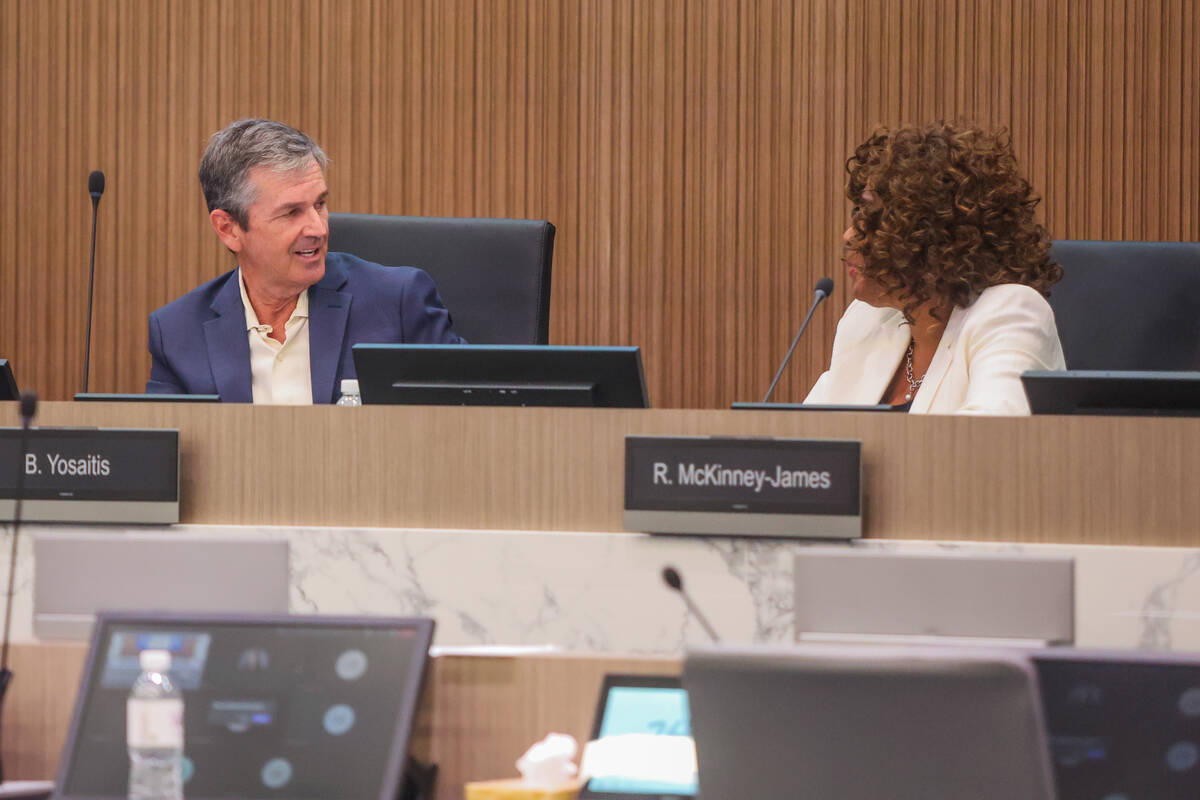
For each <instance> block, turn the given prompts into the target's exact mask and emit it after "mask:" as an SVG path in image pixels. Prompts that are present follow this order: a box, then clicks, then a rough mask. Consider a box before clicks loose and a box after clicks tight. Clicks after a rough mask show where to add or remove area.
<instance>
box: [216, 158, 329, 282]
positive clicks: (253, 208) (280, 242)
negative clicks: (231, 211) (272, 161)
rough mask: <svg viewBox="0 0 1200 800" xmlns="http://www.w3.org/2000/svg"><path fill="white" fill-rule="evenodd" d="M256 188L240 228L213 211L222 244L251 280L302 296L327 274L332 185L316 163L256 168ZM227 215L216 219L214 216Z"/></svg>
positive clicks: (253, 180) (253, 181)
mask: <svg viewBox="0 0 1200 800" xmlns="http://www.w3.org/2000/svg"><path fill="white" fill-rule="evenodd" d="M249 180H250V183H251V184H252V185H253V186H254V188H255V193H254V198H255V200H254V202H253V203H252V204H251V205H250V208H249V209H248V210H247V211H248V216H249V220H248V223H247V224H248V227H246V228H242V227H241V226H240V225H238V224H237V222H235V221H233V219H232V218H231V217H229V215H228V214H225V212H223V211H214V212H213V227H214V228H215V229H216V230H217V235H218V236H220V237H221V241H223V242H224V243H225V245H226V246H227V247H228V248H229V249H230V250H232V251H233V252H235V253H236V254H237V258H238V264H239V266H241V268H242V272H243V275H245V277H246V280H247V287H249V286H250V285H251V284H255V286H256V288H259V289H260V290H265V291H267V292H269V293H270V294H271V295H274V296H277V297H289V296H294V295H298V294H299V293H300V292H303V291H305V290H306V289H307V288H308V287H309V286H312V285H313V284H314V283H316V282H317V281H319V280H321V278H323V277H324V276H325V253H326V250H327V247H328V243H329V209H328V207H327V201H328V196H329V187H328V186H326V184H325V174H324V173H323V172H322V171H321V167H320V165H319V164H317V162H316V161H315V160H314V161H312V162H311V163H310V165H309V166H307V167H301V168H300V169H298V170H293V171H291V172H278V171H276V170H273V169H270V168H269V167H253V168H252V169H251V170H250V175H249ZM218 214H224V215H225V218H224V219H220V220H218V217H217V216H216V215H218Z"/></svg>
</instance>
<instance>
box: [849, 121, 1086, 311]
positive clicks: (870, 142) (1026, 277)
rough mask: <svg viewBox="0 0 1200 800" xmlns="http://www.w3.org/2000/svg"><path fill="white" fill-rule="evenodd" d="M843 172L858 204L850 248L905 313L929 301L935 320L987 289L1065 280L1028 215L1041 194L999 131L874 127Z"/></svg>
mask: <svg viewBox="0 0 1200 800" xmlns="http://www.w3.org/2000/svg"><path fill="white" fill-rule="evenodd" d="M846 172H848V173H849V175H850V179H849V181H848V182H847V185H846V194H847V196H848V197H849V198H850V200H851V202H853V203H854V205H855V209H854V213H853V217H852V223H851V226H852V228H853V234H852V235H851V236H850V238H849V239H848V241H847V248H848V249H849V250H851V251H854V252H857V253H860V254H861V255H862V258H863V261H864V266H863V268H862V272H863V275H864V277H866V278H869V279H873V280H874V281H876V282H877V283H879V285H880V286H882V287H883V288H884V289H885V290H886V291H887V292H888V294H890V295H891V296H893V297H895V298H896V299H897V300H898V301H900V302H901V303H902V304H903V308H904V313H905V315H906V316H907V317H909V318H910V319H911V318H912V314H913V311H914V310H915V309H917V308H918V307H920V306H922V305H925V304H931V307H932V313H933V314H934V315H935V316H939V317H940V313H948V312H949V311H950V310H951V309H952V308H953V307H954V306H959V307H966V306H968V305H970V304H971V303H972V302H973V301H974V300H975V298H977V297H978V296H979V294H980V292H982V291H983V290H984V289H986V288H988V287H989V286H995V285H997V284H1003V283H1022V284H1025V285H1027V286H1031V287H1033V288H1034V289H1037V290H1038V291H1039V292H1041V293H1042V294H1044V295H1045V294H1049V292H1050V287H1051V286H1053V285H1054V284H1055V283H1057V282H1058V281H1059V280H1061V279H1062V267H1060V266H1059V265H1058V264H1057V263H1055V262H1054V261H1051V260H1050V234H1049V232H1048V231H1047V230H1046V228H1045V227H1043V226H1042V225H1039V224H1038V223H1037V222H1036V221H1035V220H1034V209H1036V208H1037V205H1038V203H1039V202H1040V198H1039V197H1038V196H1037V195H1035V194H1034V193H1033V187H1032V186H1030V184H1029V182H1028V181H1027V180H1025V179H1024V178H1023V177H1021V175H1020V173H1019V172H1018V171H1017V159H1016V156H1015V155H1014V154H1013V150H1012V141H1011V139H1010V137H1009V135H1008V132H1007V131H1006V130H1004V129H1000V130H998V131H983V130H979V129H978V128H973V127H966V126H961V127H960V126H956V125H952V124H947V123H936V124H933V125H928V126H926V127H923V128H901V129H899V130H894V131H891V130H888V129H886V128H880V129H877V130H876V131H875V132H874V133H873V134H872V135H871V137H870V138H869V139H867V140H866V141H865V142H863V143H862V144H861V145H859V146H858V147H857V148H856V149H855V151H854V155H853V156H851V157H850V158H849V159H847V161H846ZM865 193H866V194H865Z"/></svg>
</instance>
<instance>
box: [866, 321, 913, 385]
mask: <svg viewBox="0 0 1200 800" xmlns="http://www.w3.org/2000/svg"><path fill="white" fill-rule="evenodd" d="M911 339H912V336H911V335H910V334H909V331H908V326H907V325H905V324H904V318H903V317H902V316H900V315H899V314H897V315H896V323H895V326H894V327H893V326H891V323H890V322H889V323H888V327H885V328H884V330H883V332H882V334H881V336H880V341H877V342H873V343H872V344H871V346H870V347H869V348H868V349H867V351H866V352H865V353H863V373H862V376H863V380H862V384H861V387H862V388H861V391H862V394H861V395H860V396H859V397H858V398H857V400H858V402H859V403H861V404H863V405H875V404H877V403H881V402H883V393H884V392H886V391H887V388H888V384H890V383H891V382H892V376H893V375H895V374H896V370H897V368H899V366H900V362H901V360H903V358H904V352H905V351H906V350H907V349H908V343H909V341H910V340H911Z"/></svg>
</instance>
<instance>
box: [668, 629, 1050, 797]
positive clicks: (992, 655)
mask: <svg viewBox="0 0 1200 800" xmlns="http://www.w3.org/2000/svg"><path fill="white" fill-rule="evenodd" d="M683 685H684V688H685V689H687V691H688V699H689V701H690V703H691V712H692V736H693V737H695V740H696V757H697V760H698V764H699V770H700V796H701V797H703V798H734V797H770V798H782V797H803V798H809V797H812V798H837V800H879V798H889V799H894V800H924V799H925V798H932V797H937V798H945V800H968V798H969V800H1012V798H1015V797H1019V798H1022V800H1052V799H1053V797H1054V787H1053V777H1052V775H1051V772H1050V765H1049V760H1048V756H1047V748H1046V738H1045V731H1044V729H1043V726H1042V716H1041V707H1040V701H1039V698H1038V696H1037V690H1036V679H1035V677H1034V671H1033V665H1032V664H1031V663H1030V660H1029V658H1028V657H1027V656H1023V655H1020V654H1017V653H1015V652H1011V651H1009V652H1006V651H1000V650H985V649H983V648H952V647H935V646H927V647H892V646H888V645H870V644H861V645H846V644H840V645H822V644H800V645H794V646H792V647H790V648H768V647H725V648H704V649H700V650H695V651H691V652H689V653H688V655H687V659H686V661H685V664H684V671H683Z"/></svg>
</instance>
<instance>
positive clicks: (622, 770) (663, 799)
mask: <svg viewBox="0 0 1200 800" xmlns="http://www.w3.org/2000/svg"><path fill="white" fill-rule="evenodd" d="M691 735H692V729H691V715H690V712H689V710H688V697H687V691H686V690H684V688H683V685H682V683H681V682H680V679H679V677H678V676H676V675H613V674H609V675H605V676H604V685H603V686H602V687H601V688H600V700H599V702H598V703H597V706H596V716H595V719H594V722H593V724H592V740H593V741H600V740H604V739H607V738H608V737H631V742H630V744H631V745H632V746H634V747H637V746H642V747H644V746H645V743H646V742H647V741H648V740H646V739H644V738H642V739H640V741H637V740H636V738H632V737H645V736H650V737H654V740H655V741H662V740H661V739H658V738H657V737H662V736H670V737H676V738H677V740H678V742H679V743H682V744H684V745H686V744H687V743H688V742H690V737H691ZM684 739H686V740H687V742H685V741H683V740H684ZM632 755H633V756H634V757H633V758H630V759H629V760H624V761H622V760H621V759H618V761H622V763H616V764H611V765H610V766H611V767H613V768H614V769H612V770H609V771H607V772H606V774H604V775H599V776H593V777H591V778H590V779H589V780H588V782H587V783H586V784H584V786H583V788H582V790H580V793H579V796H580V797H581V798H583V800H683V798H689V797H695V796H696V776H695V774H689V775H688V776H686V777H684V776H683V775H680V774H678V771H677V770H671V769H670V768H669V767H668V766H667V765H665V764H664V763H663V761H662V760H661V759H659V758H646V757H644V755H645V753H644V752H643V753H639V754H632ZM639 755H640V756H643V757H636V756H639Z"/></svg>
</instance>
